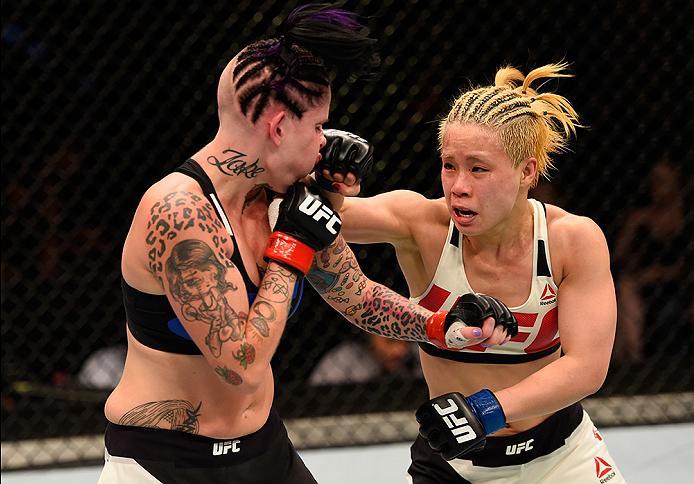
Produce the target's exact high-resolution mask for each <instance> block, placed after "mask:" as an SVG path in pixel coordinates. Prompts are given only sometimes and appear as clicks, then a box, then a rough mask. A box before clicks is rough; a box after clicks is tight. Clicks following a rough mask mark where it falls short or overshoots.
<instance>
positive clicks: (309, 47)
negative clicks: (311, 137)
mask: <svg viewBox="0 0 694 484" xmlns="http://www.w3.org/2000/svg"><path fill="white" fill-rule="evenodd" d="M279 32H280V35H279V37H277V38H273V39H268V40H261V41H258V42H255V43H253V44H251V45H249V46H248V47H246V48H245V49H244V50H243V51H242V52H241V53H240V54H239V56H238V59H237V64H236V66H235V68H234V71H233V76H232V79H233V82H234V87H235V89H236V93H237V96H238V100H239V104H240V106H241V111H242V112H243V114H244V116H246V117H250V119H251V121H252V122H253V123H255V122H256V121H258V119H259V118H260V116H261V115H262V114H263V111H264V110H265V108H266V107H267V106H268V104H269V103H270V101H271V100H274V101H276V102H279V103H281V104H283V105H284V106H286V107H287V109H288V110H289V111H290V112H291V113H292V114H294V115H295V116H296V117H298V118H301V117H302V115H303V114H304V112H306V110H307V109H308V108H309V107H311V106H314V105H316V104H318V103H319V102H320V100H321V99H322V98H323V96H324V95H325V94H326V92H327V91H328V88H329V87H330V83H331V81H332V80H333V79H334V78H335V77H336V76H338V75H339V76H340V77H345V78H348V79H356V78H358V77H360V76H362V75H365V74H367V75H368V74H371V73H373V71H374V69H375V68H376V67H377V66H378V65H379V63H380V59H379V57H378V55H377V54H376V52H375V51H374V44H375V43H376V40H375V39H372V38H370V37H369V29H368V28H367V27H365V26H363V25H361V24H360V23H359V22H358V21H357V19H356V14H354V13H352V12H348V11H346V10H342V9H340V8H335V7H334V6H332V5H329V4H316V5H304V6H301V7H298V8H296V9H294V10H293V11H292V12H291V13H290V14H289V16H288V17H287V19H286V20H285V21H284V23H283V24H282V25H281V26H280V28H279Z"/></svg>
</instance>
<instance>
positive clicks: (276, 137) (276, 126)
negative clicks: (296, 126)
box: [266, 109, 287, 146]
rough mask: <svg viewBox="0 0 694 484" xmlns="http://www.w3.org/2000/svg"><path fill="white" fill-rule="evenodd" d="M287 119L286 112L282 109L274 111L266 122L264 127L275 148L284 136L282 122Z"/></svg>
mask: <svg viewBox="0 0 694 484" xmlns="http://www.w3.org/2000/svg"><path fill="white" fill-rule="evenodd" d="M286 119H287V112H286V111H285V110H283V109H280V110H278V111H276V112H275V113H274V114H273V115H272V116H270V117H269V118H268V119H267V120H266V126H267V129H268V136H269V137H270V139H271V140H272V142H273V143H275V146H279V145H280V143H281V142H282V137H283V136H284V134H285V133H284V121H285V120H286Z"/></svg>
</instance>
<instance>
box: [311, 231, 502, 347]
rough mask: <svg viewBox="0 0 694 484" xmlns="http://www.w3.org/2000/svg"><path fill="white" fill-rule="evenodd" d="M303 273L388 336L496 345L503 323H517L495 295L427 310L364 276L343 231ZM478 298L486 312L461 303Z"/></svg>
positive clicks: (330, 299) (360, 321)
mask: <svg viewBox="0 0 694 484" xmlns="http://www.w3.org/2000/svg"><path fill="white" fill-rule="evenodd" d="M306 278H307V280H308V281H309V282H310V283H311V285H312V286H313V288H314V289H315V290H316V291H317V292H318V293H319V294H320V295H321V297H323V299H324V300H325V301H326V302H327V303H328V304H330V305H331V306H332V307H333V309H335V310H336V311H338V312H339V313H340V314H342V316H344V317H345V318H346V319H347V320H348V321H350V322H351V323H352V324H354V325H356V326H358V327H359V328H361V329H363V330H364V331H368V332H369V333H373V334H377V335H380V336H385V337H388V338H393V339H400V340H406V341H422V342H431V343H433V344H435V345H437V346H439V347H441V348H448V349H453V348H463V347H465V346H471V345H476V344H479V343H480V342H485V343H486V344H489V345H496V344H500V343H502V342H504V341H506V340H507V339H508V338H509V337H510V336H507V334H506V330H505V328H506V327H507V326H514V325H515V319H514V318H513V316H511V313H510V311H509V310H508V308H506V307H505V306H503V304H502V303H500V302H499V301H496V300H494V303H492V304H489V303H488V302H485V301H479V300H478V299H480V298H473V299H475V300H474V301H467V300H464V299H465V298H461V299H460V300H459V302H458V303H457V304H456V305H455V306H454V307H453V308H451V310H450V311H438V312H436V313H432V312H431V311H428V310H427V309H425V308H423V307H421V306H419V305H417V304H415V303H413V302H411V301H410V300H409V299H407V298H406V297H404V296H401V295H400V294H398V293H396V292H395V291H393V290H391V289H389V288H388V287H386V286H383V285H382V284H379V283H377V282H375V281H372V280H371V279H369V278H368V277H366V276H365V275H364V273H363V272H362V270H361V268H360V267H359V263H358V262H357V259H356V257H355V255H354V253H353V252H352V250H351V249H350V247H349V246H348V245H347V244H346V243H345V241H344V239H343V238H342V236H339V237H338V238H337V239H336V240H335V242H334V243H333V244H332V245H330V246H328V247H327V248H325V249H323V250H322V251H319V252H317V253H316V255H315V257H314V263H313V266H312V267H311V270H310V271H309V273H308V274H307V275H306ZM487 298H488V296H487ZM490 299H491V298H490ZM478 304H479V305H481V306H484V307H485V308H486V309H485V310H484V311H486V312H484V311H483V310H482V309H480V311H479V314H478V313H477V311H474V310H472V311H467V312H466V310H465V309H464V308H470V305H472V306H475V307H477V305H478ZM480 315H481V316H480ZM466 323H469V324H466ZM495 323H497V324H495Z"/></svg>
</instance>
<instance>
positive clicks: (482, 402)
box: [415, 389, 506, 460]
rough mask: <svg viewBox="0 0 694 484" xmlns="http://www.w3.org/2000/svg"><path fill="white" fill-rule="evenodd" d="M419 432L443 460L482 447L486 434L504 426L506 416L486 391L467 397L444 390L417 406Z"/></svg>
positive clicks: (416, 414) (492, 396)
mask: <svg viewBox="0 0 694 484" xmlns="http://www.w3.org/2000/svg"><path fill="white" fill-rule="evenodd" d="M415 417H416V418H417V422H419V435H421V436H422V438H424V440H426V441H427V443H428V444H429V446H430V447H431V448H432V449H433V450H434V451H436V452H438V453H440V454H441V455H442V456H443V458H444V459H446V460H452V459H455V458H457V457H461V456H463V455H464V454H467V453H468V452H474V451H476V450H480V449H482V448H484V444H485V442H486V436H487V435H489V434H491V433H493V432H496V431H497V430H499V429H501V428H503V427H505V426H506V415H505V414H504V410H503V409H502V408H501V405H500V404H499V401H498V400H497V399H496V397H495V396H494V394H493V393H492V392H491V391H490V390H486V389H485V390H480V391H479V392H477V393H473V394H472V395H470V396H469V397H464V396H463V395H461V394H460V393H457V392H454V393H447V394H445V395H441V396H440V397H436V398H433V399H431V400H429V401H428V402H427V403H425V404H424V405H422V406H421V407H419V408H418V409H417V412H416V413H415Z"/></svg>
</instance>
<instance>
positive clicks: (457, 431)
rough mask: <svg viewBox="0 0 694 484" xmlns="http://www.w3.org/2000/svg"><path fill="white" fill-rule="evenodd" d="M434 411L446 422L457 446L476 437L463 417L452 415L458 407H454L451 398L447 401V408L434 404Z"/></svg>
mask: <svg viewBox="0 0 694 484" xmlns="http://www.w3.org/2000/svg"><path fill="white" fill-rule="evenodd" d="M434 410H436V413H438V414H439V415H441V416H442V417H443V421H444V422H446V425H447V426H448V428H449V429H451V433H452V434H453V435H454V436H455V440H457V441H458V443H459V444H462V443H463V442H467V441H468V440H472V439H474V438H476V437H477V434H476V433H475V431H474V430H472V427H470V426H469V425H468V423H469V422H468V421H467V419H466V418H465V417H457V416H456V415H454V412H456V411H457V410H458V405H456V404H455V402H454V401H453V400H452V399H451V398H449V399H448V406H447V407H446V408H441V407H440V406H439V404H438V403H435V404H434Z"/></svg>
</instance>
